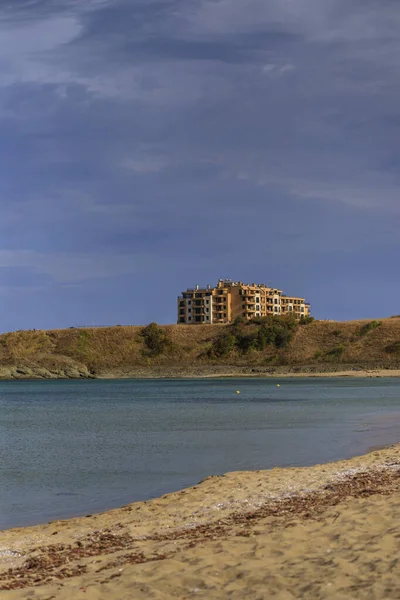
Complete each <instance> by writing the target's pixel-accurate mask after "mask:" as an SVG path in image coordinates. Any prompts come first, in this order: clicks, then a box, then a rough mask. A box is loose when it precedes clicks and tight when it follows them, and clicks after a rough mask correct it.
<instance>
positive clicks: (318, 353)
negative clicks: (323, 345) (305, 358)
mask: <svg viewBox="0 0 400 600" xmlns="http://www.w3.org/2000/svg"><path fill="white" fill-rule="evenodd" d="M321 356H322V352H321V350H316V351H315V353H314V358H315V360H318V359H319V358H321Z"/></svg>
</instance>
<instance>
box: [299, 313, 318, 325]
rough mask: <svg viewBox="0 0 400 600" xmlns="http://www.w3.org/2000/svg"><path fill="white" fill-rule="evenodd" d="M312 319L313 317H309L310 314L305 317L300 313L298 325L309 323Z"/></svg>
mask: <svg viewBox="0 0 400 600" xmlns="http://www.w3.org/2000/svg"><path fill="white" fill-rule="evenodd" d="M313 321H315V319H314V317H310V315H307V316H306V317H305V316H304V315H302V316H301V317H300V320H299V325H309V324H310V323H312V322H313Z"/></svg>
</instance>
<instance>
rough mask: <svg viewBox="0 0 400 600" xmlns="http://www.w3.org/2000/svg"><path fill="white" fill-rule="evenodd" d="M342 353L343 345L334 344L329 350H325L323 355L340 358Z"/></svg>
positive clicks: (328, 357) (329, 357)
mask: <svg viewBox="0 0 400 600" xmlns="http://www.w3.org/2000/svg"><path fill="white" fill-rule="evenodd" d="M343 353H344V346H335V347H334V348H331V349H330V350H328V351H327V352H325V357H326V358H327V359H332V360H334V359H335V358H340V357H341V356H342V354H343Z"/></svg>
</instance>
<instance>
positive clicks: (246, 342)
mask: <svg viewBox="0 0 400 600" xmlns="http://www.w3.org/2000/svg"><path fill="white" fill-rule="evenodd" d="M235 344H236V346H237V348H238V349H239V350H240V351H241V352H244V353H245V352H248V351H249V350H252V349H253V348H256V347H257V333H237V334H236V335H235Z"/></svg>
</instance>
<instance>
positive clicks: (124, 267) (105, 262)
mask: <svg viewBox="0 0 400 600" xmlns="http://www.w3.org/2000/svg"><path fill="white" fill-rule="evenodd" d="M150 264H151V259H150V257H149V256H145V255H143V254H142V253H141V254H140V255H132V254H131V255H127V254H120V255H117V254H108V253H107V254H103V255H102V254H100V253H96V254H89V253H86V254H84V253H73V252H68V253H64V254H63V253H40V252H36V251H34V250H17V251H13V250H0V269H18V270H20V269H25V270H28V271H30V272H32V273H33V275H35V276H36V277H37V276H39V277H48V278H49V281H50V282H54V283H59V284H71V283H79V282H83V281H88V280H96V279H104V278H110V277H119V276H121V275H132V274H134V273H137V272H138V271H142V270H143V269H147V268H149V266H150ZM6 283H7V282H6ZM3 285H4V284H3Z"/></svg>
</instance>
